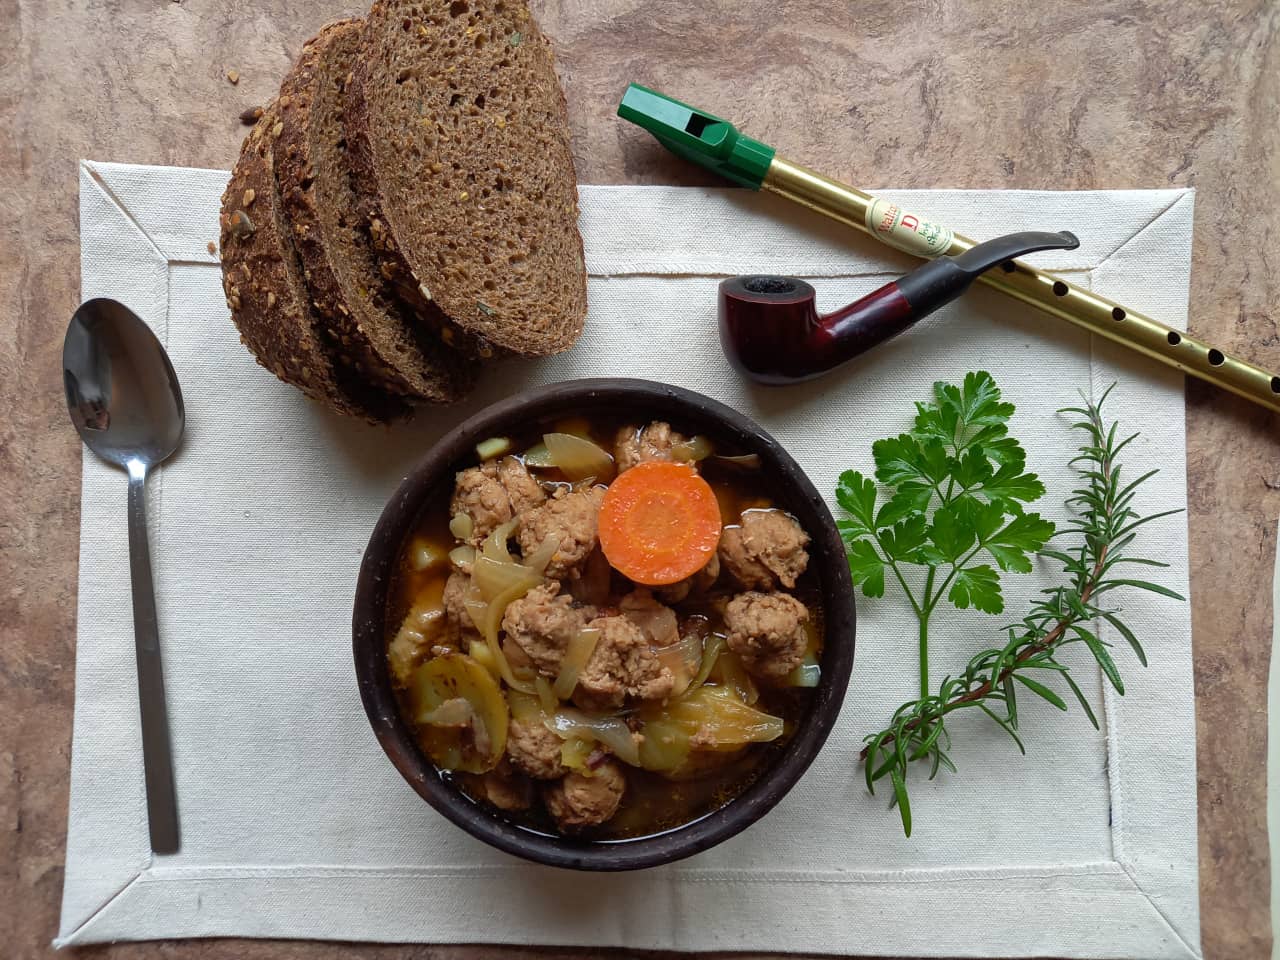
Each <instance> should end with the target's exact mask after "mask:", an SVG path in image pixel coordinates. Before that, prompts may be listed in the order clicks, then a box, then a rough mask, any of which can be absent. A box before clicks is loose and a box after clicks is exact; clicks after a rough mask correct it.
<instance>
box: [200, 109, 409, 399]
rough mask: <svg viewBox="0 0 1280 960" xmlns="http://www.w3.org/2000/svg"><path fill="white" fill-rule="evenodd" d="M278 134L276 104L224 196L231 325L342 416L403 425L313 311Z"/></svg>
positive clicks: (268, 362) (252, 135) (244, 150)
mask: <svg viewBox="0 0 1280 960" xmlns="http://www.w3.org/2000/svg"><path fill="white" fill-rule="evenodd" d="M280 131H281V124H280V116H279V112H278V110H277V108H276V105H275V103H274V102H273V103H272V104H270V105H269V106H268V107H267V108H266V109H265V110H264V111H263V114H262V118H261V119H260V120H259V121H258V122H257V124H255V125H254V128H253V130H251V131H250V132H249V135H248V136H247V137H246V138H245V141H244V145H243V146H242V147H241V150H240V158H239V160H237V161H236V165H235V169H234V170H233V171H232V174H231V181H230V183H228V184H227V189H226V192H225V193H224V194H223V195H222V212H221V216H220V217H219V226H220V230H219V245H220V249H221V259H222V288H223V292H224V293H225V294H226V297H227V306H228V307H230V308H231V319H232V320H233V321H234V322H235V325H236V328H237V329H238V330H239V331H240V339H241V340H242V341H243V342H244V344H245V345H246V346H247V347H248V348H249V349H250V351H252V353H253V355H254V356H255V357H256V358H257V360H258V362H259V363H260V364H262V365H263V366H264V367H266V368H267V369H268V370H270V371H271V372H272V373H274V374H275V375H276V376H277V377H279V378H280V379H281V380H283V381H284V382H285V383H290V384H293V385H294V386H296V387H298V388H300V389H301V390H302V392H303V393H305V394H306V395H307V396H309V397H311V398H312V399H314V400H317V401H319V402H320V403H323V404H325V405H326V406H328V407H331V408H332V409H334V410H336V411H338V412H339V413H343V414H347V415H349V416H357V417H363V418H364V419H366V420H372V421H375V422H384V421H388V420H393V419H398V418H399V417H402V416H404V415H405V414H407V413H408V412H409V408H408V407H407V406H406V405H405V404H404V403H403V402H402V401H400V400H398V399H396V398H394V397H391V396H388V395H386V394H383V393H382V392H381V391H378V390H376V389H372V388H370V387H369V386H368V385H367V382H366V381H365V380H364V378H362V377H361V375H360V373H359V371H358V370H356V369H355V368H354V366H353V365H351V364H347V363H342V362H340V361H339V360H338V355H337V354H336V353H335V351H334V349H333V348H334V345H335V343H336V341H337V334H336V332H334V331H331V330H329V329H327V328H326V327H325V326H324V325H323V324H322V323H321V321H320V318H319V317H317V316H316V315H315V313H314V312H313V311H312V310H311V307H310V304H309V302H308V297H307V291H306V286H305V284H304V283H303V279H302V267H301V264H299V262H298V256H297V253H296V252H295V251H294V249H293V245H292V243H291V242H290V240H289V230H288V226H287V224H286V222H285V219H284V214H283V210H282V208H281V203H280V196H279V193H278V191H277V189H276V181H275V177H274V176H273V174H272V153H273V149H272V148H273V146H274V144H275V139H276V137H278V136H279V135H280Z"/></svg>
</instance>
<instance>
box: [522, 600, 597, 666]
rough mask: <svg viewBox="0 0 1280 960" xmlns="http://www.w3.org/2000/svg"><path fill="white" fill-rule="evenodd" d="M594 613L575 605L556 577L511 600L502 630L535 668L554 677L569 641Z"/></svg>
mask: <svg viewBox="0 0 1280 960" xmlns="http://www.w3.org/2000/svg"><path fill="white" fill-rule="evenodd" d="M593 614H594V611H592V610H590V609H586V608H583V607H578V606H575V605H574V602H573V598H572V597H570V596H569V595H567V594H562V593H560V584H559V583H558V582H557V581H555V580H552V581H551V582H549V583H545V584H543V585H542V586H538V587H534V588H533V589H532V590H530V591H529V592H528V593H526V594H525V595H524V596H523V597H521V598H520V599H519V600H513V601H512V602H511V603H510V604H508V606H507V610H506V613H504V614H503V617H502V630H503V633H505V634H506V635H507V643H509V644H513V645H514V646H516V647H518V648H519V649H520V651H521V653H522V654H523V655H524V656H525V658H526V659H528V660H529V661H531V662H532V664H533V667H534V669H536V670H537V671H538V672H539V673H541V674H542V675H543V676H544V677H554V676H556V674H558V673H559V672H560V661H561V660H563V659H564V652H565V650H566V649H568V646H569V641H570V640H572V639H573V638H574V637H575V636H576V635H577V633H578V631H579V630H581V629H582V628H583V627H584V626H586V624H587V620H588V619H589V617H590V616H592V615H593Z"/></svg>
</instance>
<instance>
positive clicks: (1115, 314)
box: [1111, 307, 1125, 320]
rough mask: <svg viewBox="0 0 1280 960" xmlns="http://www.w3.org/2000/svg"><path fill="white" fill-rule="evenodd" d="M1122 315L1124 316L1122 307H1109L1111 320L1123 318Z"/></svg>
mask: <svg viewBox="0 0 1280 960" xmlns="http://www.w3.org/2000/svg"><path fill="white" fill-rule="evenodd" d="M1124 317H1125V313H1124V309H1123V308H1121V307H1112V308H1111V319H1112V320H1123V319H1124Z"/></svg>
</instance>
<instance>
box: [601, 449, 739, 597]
mask: <svg viewBox="0 0 1280 960" xmlns="http://www.w3.org/2000/svg"><path fill="white" fill-rule="evenodd" d="M720 529H721V527H720V506H719V504H718V503H717V502H716V495H715V494H714V493H713V492H712V490H711V486H710V485H709V484H708V483H707V481H705V480H703V479H702V477H700V476H698V473H697V471H696V470H694V469H693V467H691V466H689V465H688V464H685V463H666V462H663V461H656V460H655V461H650V462H648V463H640V464H637V465H636V466H634V467H632V468H631V469H630V470H627V471H626V472H624V473H621V474H619V475H618V478H617V479H616V480H614V481H613V483H612V484H610V485H609V489H608V491H607V492H606V493H605V495H604V503H603V504H602V505H601V507H600V548H601V549H602V550H604V555H605V557H606V559H608V561H609V563H610V564H611V565H612V566H613V567H614V569H616V570H618V571H619V572H620V573H622V574H623V575H624V576H626V577H628V578H630V579H631V580H633V581H635V582H636V583H639V584H643V585H645V586H650V587H658V586H663V585H665V584H668V583H676V582H677V581H680V580H683V579H684V578H685V577H688V576H691V575H693V574H695V573H697V572H698V571H699V570H701V569H702V568H703V567H704V566H706V565H707V562H708V561H709V560H710V559H711V555H712V554H714V553H715V552H716V547H717V546H718V545H719V543H720Z"/></svg>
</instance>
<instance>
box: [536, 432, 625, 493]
mask: <svg viewBox="0 0 1280 960" xmlns="http://www.w3.org/2000/svg"><path fill="white" fill-rule="evenodd" d="M542 442H543V443H545V444H546V445H547V453H548V454H549V455H550V459H551V462H552V464H553V465H555V466H556V467H558V468H559V469H560V472H561V473H563V474H564V475H565V477H567V478H568V479H569V480H571V481H573V482H577V481H580V480H586V479H587V478H588V477H594V478H595V479H596V480H599V481H601V482H602V483H604V482H608V481H609V480H610V479H612V477H613V469H614V468H613V457H612V455H610V453H609V452H608V451H607V450H605V449H604V448H603V447H601V446H600V445H599V444H597V443H592V442H591V441H590V440H588V439H586V438H585V437H576V436H574V435H573V434H571V433H548V434H546V435H545V436H543V438H542Z"/></svg>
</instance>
